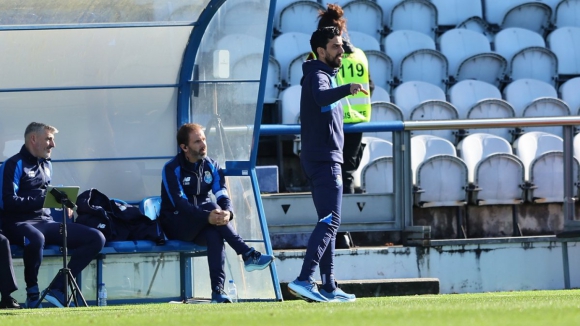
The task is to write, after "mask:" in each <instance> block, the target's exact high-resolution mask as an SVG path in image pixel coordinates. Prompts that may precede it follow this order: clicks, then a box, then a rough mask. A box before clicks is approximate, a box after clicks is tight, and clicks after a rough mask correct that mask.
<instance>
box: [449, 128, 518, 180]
mask: <svg viewBox="0 0 580 326" xmlns="http://www.w3.org/2000/svg"><path fill="white" fill-rule="evenodd" d="M457 153H458V155H459V157H460V158H461V159H463V161H464V162H465V164H466V165H467V169H468V170H469V182H474V181H475V167H476V166H477V164H478V163H479V162H480V161H481V160H483V159H484V158H486V157H488V156H490V155H492V154H495V153H507V154H512V146H511V144H510V143H509V142H508V141H507V140H506V139H504V138H502V137H499V136H496V135H492V134H485V133H475V134H470V135H468V136H467V137H465V138H464V139H463V140H461V141H460V142H459V144H457Z"/></svg>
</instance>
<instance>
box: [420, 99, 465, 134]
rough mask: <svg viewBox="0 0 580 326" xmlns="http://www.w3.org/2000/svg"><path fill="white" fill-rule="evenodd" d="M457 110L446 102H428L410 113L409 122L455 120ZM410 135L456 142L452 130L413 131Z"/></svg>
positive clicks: (422, 103)
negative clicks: (431, 136)
mask: <svg viewBox="0 0 580 326" xmlns="http://www.w3.org/2000/svg"><path fill="white" fill-rule="evenodd" d="M457 118H458V115H457V109H455V107H454V106H453V105H452V104H451V103H449V102H446V101H441V100H428V101H424V102H421V103H420V104H418V105H417V106H416V107H415V108H413V111H412V112H411V116H410V117H409V120H410V121H424V120H457ZM411 134H412V135H433V136H438V137H441V138H445V139H447V140H449V141H451V142H456V137H455V134H456V132H455V131H453V130H421V131H418V130H415V131H413V132H411Z"/></svg>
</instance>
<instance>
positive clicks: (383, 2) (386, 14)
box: [376, 0, 403, 26]
mask: <svg viewBox="0 0 580 326" xmlns="http://www.w3.org/2000/svg"><path fill="white" fill-rule="evenodd" d="M376 1H377V4H378V5H379V7H381V10H382V11H383V25H384V26H391V14H392V13H393V8H395V6H396V5H398V4H399V3H401V2H403V0H376Z"/></svg>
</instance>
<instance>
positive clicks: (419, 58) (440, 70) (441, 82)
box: [399, 49, 448, 89]
mask: <svg viewBox="0 0 580 326" xmlns="http://www.w3.org/2000/svg"><path fill="white" fill-rule="evenodd" d="M447 77H448V72H447V58H445V56H444V55H443V54H442V53H441V52H439V51H437V50H431V49H422V50H417V51H413V52H411V53H410V54H408V55H407V56H405V57H404V58H403V61H401V67H400V74H399V80H400V81H401V82H405V81H412V80H419V81H424V82H428V83H431V84H433V85H437V86H439V87H440V88H441V89H445V88H446V87H447V85H446V81H447Z"/></svg>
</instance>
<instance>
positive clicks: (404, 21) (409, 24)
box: [389, 0, 437, 39]
mask: <svg viewBox="0 0 580 326" xmlns="http://www.w3.org/2000/svg"><path fill="white" fill-rule="evenodd" d="M436 28H437V8H435V5H433V4H432V3H431V2H429V1H424V0H405V1H402V2H400V3H398V4H397V5H395V7H394V8H393V11H392V12H391V24H390V25H389V29H390V30H391V31H400V30H413V31H417V32H421V33H423V34H425V35H428V36H429V37H430V38H431V39H435V29H436Z"/></svg>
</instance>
